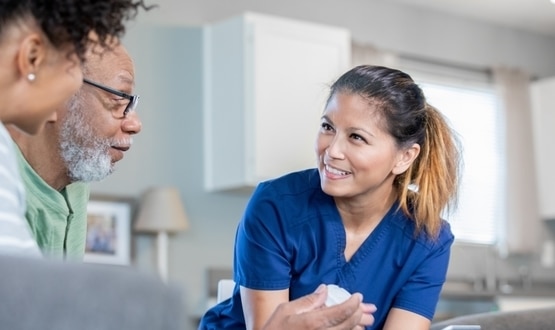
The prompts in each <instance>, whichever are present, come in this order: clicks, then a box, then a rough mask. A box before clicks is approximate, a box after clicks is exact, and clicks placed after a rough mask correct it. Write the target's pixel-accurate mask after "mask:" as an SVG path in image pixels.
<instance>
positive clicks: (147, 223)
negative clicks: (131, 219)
mask: <svg viewBox="0 0 555 330" xmlns="http://www.w3.org/2000/svg"><path fill="white" fill-rule="evenodd" d="M134 228H135V230H136V231H139V232H152V233H158V232H168V233H172V232H177V231H183V230H186V229H187V228H189V222H188V219H187V215H186V214H185V208H184V207H183V204H182V203H181V197H180V195H179V191H178V190H177V189H176V188H173V187H155V188H150V189H148V190H147V191H146V192H145V193H144V194H143V196H142V198H141V204H140V205H139V213H138V214H137V218H136V220H135V226H134Z"/></svg>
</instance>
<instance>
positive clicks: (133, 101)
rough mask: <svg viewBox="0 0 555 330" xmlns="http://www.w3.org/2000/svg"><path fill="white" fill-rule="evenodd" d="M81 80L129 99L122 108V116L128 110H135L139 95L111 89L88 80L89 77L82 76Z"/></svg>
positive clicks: (125, 114)
mask: <svg viewBox="0 0 555 330" xmlns="http://www.w3.org/2000/svg"><path fill="white" fill-rule="evenodd" d="M83 82H84V83H85V84H89V85H91V86H94V87H96V88H100V89H102V90H103V91H106V92H108V93H111V94H114V95H117V96H119V97H123V98H126V99H128V100H129V103H128V104H127V106H126V107H125V110H123V116H124V117H125V116H127V114H128V113H129V111H131V110H135V108H136V107H137V103H139V95H131V94H127V93H124V92H122V91H118V90H117V89H113V88H110V87H108V86H105V85H102V84H99V83H97V82H94V81H92V80H89V79H87V78H83Z"/></svg>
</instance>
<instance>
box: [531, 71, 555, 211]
mask: <svg viewBox="0 0 555 330" xmlns="http://www.w3.org/2000/svg"><path fill="white" fill-rule="evenodd" d="M554 94H555V78H549V79H544V80H540V81H536V82H533V83H532V84H531V97H532V111H533V112H532V113H533V115H534V118H533V125H534V141H535V143H534V146H535V150H534V153H535V154H536V159H535V160H536V164H537V165H536V172H537V173H536V174H537V178H538V180H537V184H538V197H539V204H540V205H539V208H540V216H541V217H542V219H544V220H545V219H555V192H554V187H555V172H554V171H553V169H554V168H555V150H554V147H553V141H555V130H554V129H553V125H555V98H554V97H553V95H554Z"/></svg>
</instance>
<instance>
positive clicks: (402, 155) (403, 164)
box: [391, 143, 420, 175]
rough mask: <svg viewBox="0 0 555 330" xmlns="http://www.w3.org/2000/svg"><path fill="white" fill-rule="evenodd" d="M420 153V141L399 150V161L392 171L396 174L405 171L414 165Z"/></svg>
mask: <svg viewBox="0 0 555 330" xmlns="http://www.w3.org/2000/svg"><path fill="white" fill-rule="evenodd" d="M418 154H420V145H419V144H418V143H415V144H413V145H412V146H410V147H408V148H405V149H402V150H399V155H398V159H397V163H395V166H393V169H392V170H391V172H393V174H395V175H399V174H402V173H404V172H405V171H406V170H407V169H408V168H409V166H410V165H412V163H413V162H414V160H415V159H416V157H418Z"/></svg>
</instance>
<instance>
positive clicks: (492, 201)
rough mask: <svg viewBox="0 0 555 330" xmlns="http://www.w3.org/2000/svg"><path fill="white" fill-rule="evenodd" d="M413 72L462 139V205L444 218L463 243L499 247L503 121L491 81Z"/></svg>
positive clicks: (502, 178) (503, 217)
mask: <svg viewBox="0 0 555 330" xmlns="http://www.w3.org/2000/svg"><path fill="white" fill-rule="evenodd" d="M405 71H406V72H408V73H410V74H411V76H412V77H413V78H414V79H415V81H416V82H417V83H418V84H419V85H420V87H421V88H422V89H423V91H424V94H425V95H426V98H427V100H428V103H430V104H431V105H433V106H435V107H436V108H437V109H438V110H439V111H441V112H442V113H443V114H444V116H445V117H446V118H447V120H448V121H449V122H450V124H451V127H452V128H453V129H454V130H455V132H456V133H457V134H458V138H459V140H460V143H461V145H462V149H463V150H462V158H463V168H462V173H461V185H460V193H459V201H458V206H457V208H456V209H455V210H453V211H451V212H450V213H449V214H445V215H444V217H445V218H446V219H447V220H448V221H449V223H450V224H451V228H452V231H453V233H454V235H455V238H456V240H457V241H459V242H469V243H479V244H496V243H497V241H498V239H499V237H498V234H497V233H499V229H500V228H501V227H502V226H503V221H504V219H505V215H504V214H503V211H502V210H504V209H505V207H504V205H503V203H505V201H504V198H503V196H504V189H505V185H504V180H505V179H504V170H503V168H504V167H503V164H504V163H505V162H504V159H505V155H504V154H505V152H504V145H503V117H502V113H501V110H500V106H499V102H498V98H497V96H496V93H495V91H494V87H493V85H492V83H491V82H488V77H487V76H486V74H485V73H482V75H481V77H479V78H480V79H468V77H460V75H459V76H457V75H455V76H454V77H451V78H449V79H446V78H445V76H440V75H438V76H434V75H430V74H423V73H417V72H413V71H410V70H405Z"/></svg>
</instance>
